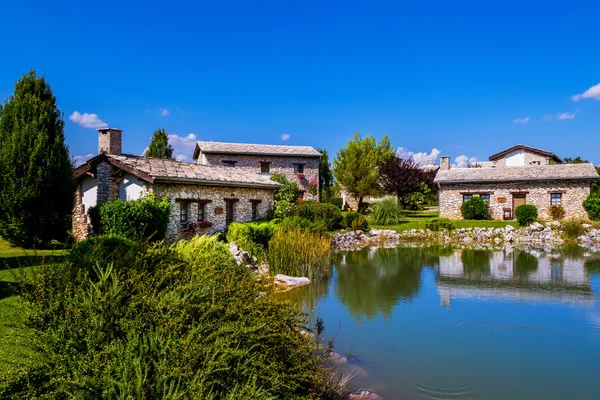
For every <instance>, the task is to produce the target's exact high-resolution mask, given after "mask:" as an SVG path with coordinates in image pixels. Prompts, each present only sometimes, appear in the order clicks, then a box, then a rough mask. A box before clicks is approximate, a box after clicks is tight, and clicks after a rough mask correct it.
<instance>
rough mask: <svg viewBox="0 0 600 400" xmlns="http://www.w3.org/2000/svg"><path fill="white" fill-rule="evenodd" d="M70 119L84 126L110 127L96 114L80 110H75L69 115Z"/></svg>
mask: <svg viewBox="0 0 600 400" xmlns="http://www.w3.org/2000/svg"><path fill="white" fill-rule="evenodd" d="M69 119H70V120H71V121H73V122H75V123H76V124H77V125H80V126H83V127H84V128H95V129H98V128H108V124H107V123H106V122H104V121H102V120H101V119H100V117H98V116H97V115H96V114H88V113H83V114H81V113H79V111H75V112H73V114H71V115H69Z"/></svg>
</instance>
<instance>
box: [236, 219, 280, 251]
mask: <svg viewBox="0 0 600 400" xmlns="http://www.w3.org/2000/svg"><path fill="white" fill-rule="evenodd" d="M275 226H276V225H275V222H274V221H272V222H260V223H256V222H250V223H243V224H242V223H238V222H234V223H232V224H231V225H229V229H228V230H227V241H228V242H235V243H236V244H237V245H238V247H240V248H241V249H243V250H246V251H247V252H249V253H250V254H252V255H253V256H256V257H257V258H259V259H264V258H265V257H266V249H267V246H268V244H269V240H271V236H273V232H274V230H275Z"/></svg>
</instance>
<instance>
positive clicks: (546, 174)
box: [434, 163, 598, 183]
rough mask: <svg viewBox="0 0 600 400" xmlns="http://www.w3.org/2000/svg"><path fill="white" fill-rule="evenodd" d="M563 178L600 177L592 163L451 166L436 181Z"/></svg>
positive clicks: (440, 171)
mask: <svg viewBox="0 0 600 400" xmlns="http://www.w3.org/2000/svg"><path fill="white" fill-rule="evenodd" d="M562 179H586V180H594V179H598V173H597V172H596V168H594V166H593V165H592V164H590V163H584V164H557V165H535V166H525V167H492V168H450V169H448V170H445V171H442V170H439V171H438V173H437V175H436V177H435V179H434V182H440V183H455V182H456V183H466V182H498V181H540V180H543V181H548V180H562Z"/></svg>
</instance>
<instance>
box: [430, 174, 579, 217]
mask: <svg viewBox="0 0 600 400" xmlns="http://www.w3.org/2000/svg"><path fill="white" fill-rule="evenodd" d="M515 192H520V193H524V194H525V195H526V201H527V204H533V205H534V206H536V207H537V209H538V215H539V218H540V219H550V216H549V215H548V210H549V209H550V194H551V193H557V192H558V193H562V206H563V208H564V209H565V213H566V216H565V217H566V218H584V219H587V218H588V215H587V213H586V211H585V209H584V208H583V205H582V203H583V201H584V200H585V199H586V198H587V197H588V195H589V194H590V182H589V181H578V180H568V181H566V180H565V181H548V182H542V181H540V182H521V183H487V184H485V183H484V184H442V185H441V187H440V194H439V196H440V197H439V198H440V217H443V218H450V219H462V214H461V212H460V206H461V205H462V201H463V194H472V195H478V194H482V193H485V194H489V195H490V210H491V214H492V218H493V219H502V216H503V209H504V208H510V209H512V201H513V193H515ZM502 199H505V200H506V202H501V201H502ZM499 200H500V201H499ZM513 217H514V212H513Z"/></svg>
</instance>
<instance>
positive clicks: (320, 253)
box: [268, 227, 331, 280]
mask: <svg viewBox="0 0 600 400" xmlns="http://www.w3.org/2000/svg"><path fill="white" fill-rule="evenodd" d="M330 258H331V239H329V238H328V237H326V236H323V235H321V234H319V233H316V232H311V231H308V230H302V229H286V228H283V227H282V228H280V229H277V230H276V231H275V233H274V234H273V237H272V238H271V241H270V242H269V252H268V261H269V268H270V270H271V273H272V274H274V275H275V274H285V275H292V276H306V277H308V278H310V279H311V280H312V279H315V278H319V277H321V276H324V275H326V274H327V273H328V271H329V267H330V262H331V261H330Z"/></svg>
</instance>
